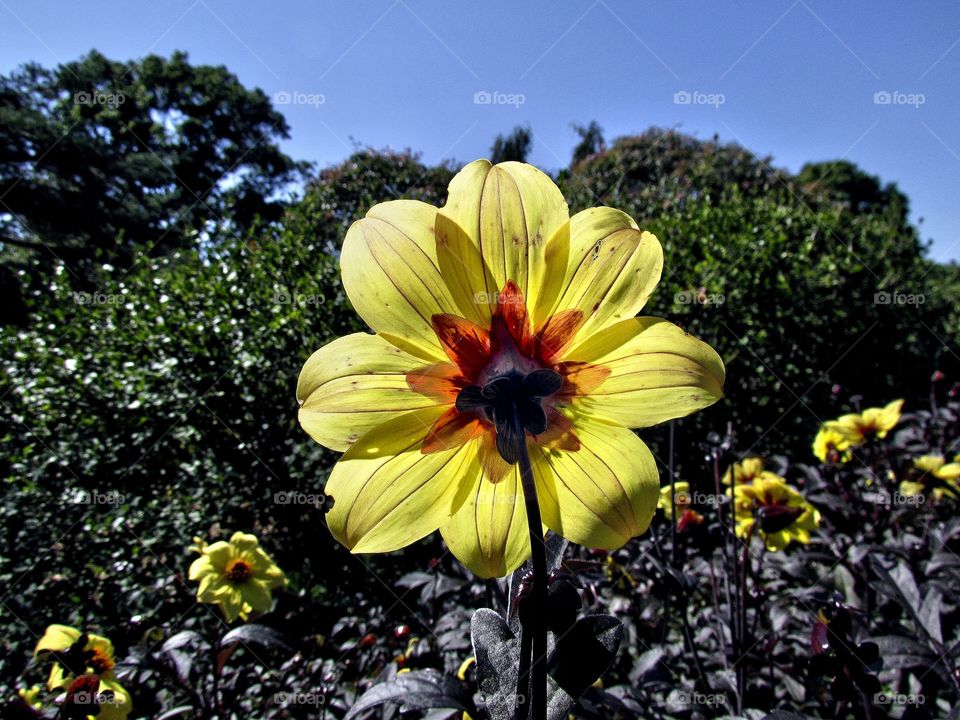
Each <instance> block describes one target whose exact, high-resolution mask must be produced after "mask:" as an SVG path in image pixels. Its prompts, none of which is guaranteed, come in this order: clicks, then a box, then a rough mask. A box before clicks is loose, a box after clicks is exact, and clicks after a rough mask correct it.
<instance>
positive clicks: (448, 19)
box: [0, 0, 960, 260]
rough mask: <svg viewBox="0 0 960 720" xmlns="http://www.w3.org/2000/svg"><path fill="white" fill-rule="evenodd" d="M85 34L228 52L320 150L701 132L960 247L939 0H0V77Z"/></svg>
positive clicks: (220, 55) (119, 49) (956, 42)
mask: <svg viewBox="0 0 960 720" xmlns="http://www.w3.org/2000/svg"><path fill="white" fill-rule="evenodd" d="M92 48H96V49H98V50H100V51H101V52H103V53H104V54H105V55H107V56H108V57H111V58H114V59H118V60H129V59H134V58H138V57H140V56H142V55H144V54H147V53H151V52H152V53H159V54H164V55H166V54H169V53H171V52H172V51H174V50H178V49H179V50H185V51H187V52H189V54H190V57H191V60H192V61H193V62H195V63H213V64H224V65H226V66H227V67H228V68H230V70H232V71H233V72H234V73H236V74H237V75H238V76H239V77H240V79H241V81H242V82H243V83H245V84H247V85H250V86H259V87H260V88H262V89H263V90H264V91H266V92H267V93H268V94H269V95H271V96H274V97H275V98H277V99H279V100H281V101H282V100H284V99H289V101H290V102H289V103H287V104H282V105H280V109H281V110H282V111H283V112H284V113H285V114H286V115H287V117H288V120H289V122H290V125H291V128H292V138H291V140H290V141H289V142H288V143H286V145H285V150H286V151H287V152H288V153H289V154H291V155H292V156H294V157H296V158H298V159H306V160H311V161H315V162H317V163H319V164H320V165H326V164H329V163H333V162H336V161H338V160H341V159H343V158H344V157H345V156H346V155H347V154H348V153H349V152H350V151H351V149H352V147H353V143H354V142H357V143H360V144H363V145H370V146H374V147H387V146H390V147H394V148H406V147H410V148H413V149H415V150H418V151H421V152H422V154H423V158H424V160H425V161H426V162H431V163H432V162H437V161H439V160H441V159H455V160H459V161H469V160H472V159H474V158H476V157H480V156H484V155H487V154H488V152H489V148H490V145H491V142H492V140H493V138H494V136H495V135H496V134H497V133H498V132H503V131H508V130H510V129H511V128H512V127H514V126H515V125H518V124H529V125H530V126H531V128H532V129H533V132H534V147H533V152H532V155H531V157H530V161H531V162H533V163H535V164H537V165H539V166H541V167H544V168H546V169H557V168H559V167H562V166H564V165H566V164H567V163H568V161H569V159H570V153H571V150H572V148H573V146H574V145H575V143H576V140H577V137H576V135H575V133H574V132H573V130H572V129H571V123H574V122H577V123H586V122H589V121H590V120H597V121H598V122H599V123H600V124H601V126H602V127H603V128H604V130H605V131H606V136H607V139H608V140H609V139H612V138H614V137H616V136H619V135H624V134H628V133H635V132H638V131H642V130H644V129H646V128H648V127H649V126H651V125H658V126H661V127H678V129H680V130H682V131H684V132H688V133H691V134H694V135H696V136H698V137H701V138H709V137H711V136H712V135H714V134H718V135H719V136H720V138H721V139H722V140H731V141H736V142H739V143H741V144H742V145H744V146H746V147H747V148H749V149H750V150H752V151H754V152H756V153H757V154H759V155H761V156H764V155H767V154H769V155H772V156H773V159H774V165H777V166H783V167H787V168H789V169H791V170H797V169H799V167H800V166H801V165H802V164H803V163H804V162H806V161H810V160H833V159H838V158H847V159H850V160H852V161H854V162H856V163H858V164H859V165H861V166H862V167H863V168H864V169H866V170H867V171H869V172H871V173H873V174H876V175H879V176H880V177H881V178H882V179H883V180H884V181H895V182H896V183H897V184H898V185H899V186H900V188H901V189H902V190H904V191H905V192H906V193H907V194H908V195H909V196H910V198H911V201H912V207H913V216H914V219H915V220H916V219H919V218H921V217H922V218H924V222H923V225H922V235H923V237H924V238H925V239H930V240H932V241H933V248H932V251H931V254H932V256H933V257H935V258H937V259H941V260H946V259H960V207H958V203H957V190H958V188H960V122H958V118H960V82H958V80H960V3H958V2H957V0H930V1H928V2H894V1H893V0H872V1H867V0H864V1H859V0H858V1H846V2H836V1H835V0H764V1H763V2H760V1H751V2H733V1H728V0H701V1H699V2H687V1H680V0H661V1H660V2H628V1H626V0H622V1H621V0H570V1H561V0H554V1H553V2H547V1H537V2H517V1H516V0H514V1H513V2H507V1H504V0H494V1H491V2H485V3H453V2H442V1H441V0H355V1H354V2H347V1H344V2H323V1H321V0H314V1H312V2H308V1H306V0H303V1H299V0H298V1H294V2H291V1H285V0H272V1H269V2H265V1H264V0H256V1H250V0H153V1H152V2H142V1H141V0H124V1H123V2H120V1H119V0H89V1H88V2H80V1H79V0H72V1H70V0H59V1H58V2H54V1H52V0H0V71H2V72H8V71H10V70H11V69H13V68H14V67H16V66H17V65H20V64H21V63H23V62H25V61H30V60H32V61H37V62H40V63H41V64H44V65H54V64H56V63H58V62H60V61H66V60H71V59H75V58H77V57H78V56H80V55H81V54H83V53H85V52H87V51H89V50H90V49H92ZM484 93H485V94H484ZM678 93H679V94H678ZM878 93H880V94H879V95H878Z"/></svg>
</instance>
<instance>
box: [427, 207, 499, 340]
mask: <svg viewBox="0 0 960 720" xmlns="http://www.w3.org/2000/svg"><path fill="white" fill-rule="evenodd" d="M436 235H437V262H438V264H439V266H440V274H441V275H443V280H444V282H445V283H446V284H447V287H448V288H449V290H450V294H451V296H452V297H453V299H454V301H455V302H456V303H457V307H458V308H460V313H459V314H460V315H461V316H462V317H465V318H467V319H468V320H471V321H472V322H475V323H477V324H478V325H482V326H484V327H488V326H489V325H490V315H491V311H492V309H493V307H494V306H495V305H496V301H497V293H498V292H499V288H497V281H496V279H494V277H493V274H492V273H491V272H490V268H488V267H487V266H486V264H485V263H484V262H483V256H482V255H481V254H480V246H479V245H478V244H477V242H476V240H475V239H474V238H472V237H470V235H469V234H467V231H466V230H464V229H463V228H461V227H460V226H459V225H458V224H457V223H456V221H454V220H453V219H452V218H451V217H449V216H448V215H446V214H445V213H444V210H440V211H439V212H438V213H437V220H436Z"/></svg>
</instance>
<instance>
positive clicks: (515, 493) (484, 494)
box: [440, 466, 530, 578]
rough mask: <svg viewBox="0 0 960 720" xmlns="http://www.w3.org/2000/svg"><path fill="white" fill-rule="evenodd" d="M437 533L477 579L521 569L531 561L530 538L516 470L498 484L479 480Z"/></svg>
mask: <svg viewBox="0 0 960 720" xmlns="http://www.w3.org/2000/svg"><path fill="white" fill-rule="evenodd" d="M440 532H441V533H442V534H443V539H444V541H445V542H446V543H447V547H448V548H450V552H452V553H453V554H454V555H455V556H456V557H457V559H458V560H459V561H460V562H462V563H463V564H464V565H466V566H467V567H468V568H470V570H471V571H473V573H474V574H475V575H477V576H479V577H483V578H490V577H503V576H504V575H508V574H510V573H511V572H513V571H514V570H516V569H517V568H518V567H520V566H521V565H522V564H523V563H524V561H525V560H526V559H527V558H528V557H530V534H529V530H528V529H527V511H526V507H525V506H524V502H523V490H522V488H521V485H520V475H519V472H518V471H517V468H516V466H514V467H512V468H511V469H510V471H509V472H507V474H506V476H504V478H503V479H502V480H500V481H499V482H497V483H492V482H490V481H489V480H486V479H482V478H479V477H478V478H477V481H476V482H475V483H474V485H473V487H472V488H471V493H470V495H469V496H468V497H467V499H466V501H465V502H464V503H463V505H461V507H460V509H459V511H457V514H456V515H454V516H453V519H451V520H450V521H449V522H447V523H446V524H445V525H443V526H442V527H441V528H440Z"/></svg>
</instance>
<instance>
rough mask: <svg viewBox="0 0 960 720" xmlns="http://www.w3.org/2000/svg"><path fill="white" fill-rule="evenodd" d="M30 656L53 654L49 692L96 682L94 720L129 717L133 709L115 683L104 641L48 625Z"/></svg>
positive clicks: (112, 662) (112, 659) (107, 644)
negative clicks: (78, 682)
mask: <svg viewBox="0 0 960 720" xmlns="http://www.w3.org/2000/svg"><path fill="white" fill-rule="evenodd" d="M81 640H83V644H82V645H81ZM33 654H34V656H39V655H46V654H53V655H52V656H53V658H54V664H53V666H52V667H51V668H50V677H49V678H48V679H47V688H48V689H49V690H58V689H59V690H67V689H69V688H70V687H71V685H73V684H74V683H75V682H76V681H77V679H78V678H82V679H84V680H86V679H88V678H87V676H89V678H90V682H91V683H94V684H96V683H97V680H99V683H98V688H99V689H98V693H99V694H100V699H99V707H100V710H99V712H98V713H97V714H96V718H97V720H124V718H126V717H127V715H129V714H130V711H131V709H132V707H133V705H132V702H131V700H130V694H129V693H128V692H127V691H126V690H125V689H124V687H123V685H121V684H120V683H119V682H118V681H117V678H116V674H115V673H114V667H116V664H117V662H116V659H115V657H114V653H113V644H112V643H111V642H110V641H109V640H108V639H107V638H105V637H102V636H100V635H95V634H93V633H82V632H81V631H80V630H77V629H76V628H72V627H69V626H67V625H50V626H48V627H47V629H46V631H45V632H44V634H43V637H41V638H40V641H39V642H38V643H37V647H36V649H35V650H34V653H33ZM88 717H90V718H93V717H94V716H93V715H90V716H88Z"/></svg>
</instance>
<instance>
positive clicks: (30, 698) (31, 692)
mask: <svg viewBox="0 0 960 720" xmlns="http://www.w3.org/2000/svg"><path fill="white" fill-rule="evenodd" d="M41 690H42V688H41V687H40V686H39V685H34V686H33V687H31V688H20V689H19V690H17V695H18V696H19V697H20V699H21V700H23V701H24V702H25V703H26V704H27V705H29V706H30V707H32V708H33V709H34V710H40V709H41V708H42V707H43V703H41V702H40V691H41Z"/></svg>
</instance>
